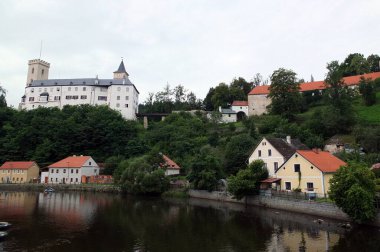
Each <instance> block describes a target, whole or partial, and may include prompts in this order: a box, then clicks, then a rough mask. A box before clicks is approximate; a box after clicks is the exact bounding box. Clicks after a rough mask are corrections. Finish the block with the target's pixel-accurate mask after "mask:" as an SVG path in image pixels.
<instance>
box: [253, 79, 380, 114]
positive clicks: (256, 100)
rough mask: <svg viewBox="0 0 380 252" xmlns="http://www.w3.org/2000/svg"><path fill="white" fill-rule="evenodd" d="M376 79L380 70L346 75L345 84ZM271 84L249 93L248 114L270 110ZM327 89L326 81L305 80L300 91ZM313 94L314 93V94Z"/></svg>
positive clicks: (353, 84)
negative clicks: (363, 79) (362, 78)
mask: <svg viewBox="0 0 380 252" xmlns="http://www.w3.org/2000/svg"><path fill="white" fill-rule="evenodd" d="M361 77H364V78H365V79H372V80H375V79H377V78H380V72H374V73H368V74H362V75H355V76H349V77H344V78H343V81H344V83H345V85H347V86H349V87H352V88H354V87H356V86H357V85H358V84H359V81H360V78H361ZM269 88H270V85H263V86H256V87H254V88H253V89H252V90H251V91H250V92H249V93H248V116H253V115H262V114H265V113H267V112H268V109H267V107H268V106H269V105H270V104H271V99H270V98H269V97H268V95H269ZM325 89H326V83H325V82H324V81H314V82H305V83H301V84H300V92H301V93H303V92H312V91H315V92H319V93H320V92H322V91H323V90H325ZM312 95H313V94H312Z"/></svg>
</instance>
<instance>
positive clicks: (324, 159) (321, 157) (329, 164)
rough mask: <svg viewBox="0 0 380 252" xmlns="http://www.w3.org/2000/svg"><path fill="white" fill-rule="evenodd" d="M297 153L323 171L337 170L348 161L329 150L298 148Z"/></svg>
mask: <svg viewBox="0 0 380 252" xmlns="http://www.w3.org/2000/svg"><path fill="white" fill-rule="evenodd" d="M297 153H298V154H300V155H301V156H302V157H304V158H305V159H306V160H307V161H309V162H310V163H312V164H313V165H314V166H315V167H316V168H318V169H319V170H321V171H322V172H336V171H337V170H338V169H339V167H341V166H344V165H346V163H345V162H344V161H342V160H340V159H339V158H337V157H335V156H334V155H332V154H330V152H327V151H316V150H297Z"/></svg>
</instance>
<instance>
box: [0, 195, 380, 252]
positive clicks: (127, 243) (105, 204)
mask: <svg viewBox="0 0 380 252" xmlns="http://www.w3.org/2000/svg"><path fill="white" fill-rule="evenodd" d="M314 219H315V217H310V216H307V215H299V214H292V213H288V212H281V211H276V210H272V209H265V208H255V207H251V208H245V207H244V206H241V205H237V204H222V203H220V202H213V201H205V200H197V199H190V200H186V201H185V200H161V199H158V198H139V197H130V196H125V197H124V196H117V195H107V194H93V193H53V194H50V195H47V194H42V193H37V194H36V193H20V192H15V193H4V192H2V193H0V220H3V221H10V222H12V223H14V227H13V228H12V229H11V231H10V236H9V238H8V239H7V240H5V241H3V242H0V251H1V249H3V250H4V251H25V250H27V251H68V250H70V251H158V252H160V251H181V252H186V251H228V252H230V251H380V244H379V243H380V241H379V240H380V239H379V238H380V236H379V233H380V232H379V231H378V229H374V228H361V229H356V230H353V231H351V232H346V231H345V230H343V229H341V228H339V227H338V223H337V222H336V221H332V220H325V222H324V223H322V224H321V225H320V224H318V223H314V222H313V220H314Z"/></svg>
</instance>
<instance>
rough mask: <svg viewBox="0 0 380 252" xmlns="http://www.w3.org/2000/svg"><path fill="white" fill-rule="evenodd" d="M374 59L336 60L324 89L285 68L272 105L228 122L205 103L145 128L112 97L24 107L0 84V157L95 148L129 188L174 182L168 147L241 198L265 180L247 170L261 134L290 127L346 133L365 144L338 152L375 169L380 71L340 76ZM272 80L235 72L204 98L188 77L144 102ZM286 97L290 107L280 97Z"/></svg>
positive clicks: (199, 182)
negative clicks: (111, 103)
mask: <svg viewBox="0 0 380 252" xmlns="http://www.w3.org/2000/svg"><path fill="white" fill-rule="evenodd" d="M372 58H374V59H375V60H376V59H379V56H377V55H371V56H369V57H368V58H367V59H366V58H364V57H363V55H361V54H352V55H349V56H348V57H347V58H346V60H345V61H344V62H343V63H341V64H339V63H338V62H337V61H333V62H331V63H329V64H328V66H327V69H328V74H327V78H326V80H325V81H326V82H327V83H328V84H329V88H327V89H326V91H325V92H323V93H321V94H319V93H318V94H316V95H312V94H309V93H303V94H300V93H299V92H298V89H299V83H300V82H303V80H300V79H298V78H297V75H296V74H295V73H294V72H293V71H291V70H287V69H283V68H280V69H278V70H276V71H274V73H273V75H272V76H271V80H270V81H271V83H272V85H273V88H271V94H270V96H271V97H272V99H273V102H274V105H273V106H272V107H270V114H268V115H263V116H257V117H250V118H247V119H245V120H243V121H241V122H237V123H229V124H220V123H219V122H218V116H217V113H215V116H212V117H211V118H210V119H208V118H207V117H206V116H205V115H204V114H203V113H201V112H198V113H195V115H192V114H190V113H185V112H180V113H173V114H170V115H169V116H168V117H167V118H166V119H165V121H156V122H150V124H149V128H148V129H147V130H145V129H144V128H143V127H142V123H141V122H140V121H125V120H124V119H123V118H122V117H121V115H120V114H119V113H118V112H116V111H113V110H111V109H109V108H108V107H106V106H95V107H93V106H89V105H81V106H66V107H64V108H63V109H62V110H59V109H57V108H38V109H34V110H31V111H24V110H21V111H19V110H15V109H13V108H10V107H7V106H6V101H5V90H3V89H0V98H1V99H0V101H1V102H0V129H1V131H0V162H4V161H7V160H35V161H36V162H38V163H39V164H40V166H42V167H44V166H46V165H48V164H51V163H53V162H55V161H57V160H60V159H62V158H64V157H66V156H68V155H81V154H85V155H91V156H92V157H93V158H94V159H95V160H96V161H97V162H104V163H105V174H112V175H114V178H115V182H116V183H119V184H121V185H122V187H123V188H124V189H125V190H126V191H129V192H133V193H148V194H160V193H162V192H164V191H166V190H167V189H168V187H169V182H170V181H169V179H168V178H167V177H165V176H164V169H165V167H163V166H162V164H163V160H162V159H161V156H160V155H159V153H163V154H166V155H168V156H169V157H170V158H171V159H173V160H175V161H176V162H177V163H179V164H180V165H181V167H182V169H181V173H182V175H184V176H186V177H187V179H188V180H189V181H190V182H191V184H192V186H193V187H194V188H196V189H205V190H214V189H215V188H216V187H217V186H218V181H219V180H220V179H222V178H229V179H228V180H229V181H230V183H231V185H234V186H232V187H231V188H230V190H231V191H232V192H233V193H235V194H236V196H238V197H242V196H244V195H247V194H250V193H251V192H252V190H255V189H257V183H256V182H257V181H256V180H255V182H254V183H253V184H247V183H246V182H247V178H248V179H249V178H251V177H252V176H254V175H252V174H250V172H251V170H250V169H253V168H252V167H251V168H247V160H248V157H249V155H250V153H251V151H252V149H253V148H254V146H255V145H256V144H257V143H258V141H259V140H260V138H261V137H263V136H274V137H285V136H286V135H291V136H292V137H294V138H299V139H300V140H301V141H302V142H304V143H305V144H306V145H308V146H309V147H310V148H313V147H323V145H324V142H325V140H327V139H328V138H330V137H331V136H333V135H335V134H341V135H345V136H346V137H347V138H349V139H350V140H351V142H352V144H353V146H354V147H355V146H362V147H363V148H364V149H363V150H364V153H360V151H359V148H356V149H355V148H354V149H355V150H354V151H352V152H350V153H342V154H340V158H342V159H343V160H345V161H349V162H351V161H354V162H356V163H358V164H359V165H360V166H363V167H365V168H366V169H367V170H368V168H369V167H370V165H372V164H373V163H377V162H380V155H379V154H378V153H379V152H380V121H379V118H378V114H379V113H380V80H379V79H378V80H364V79H363V80H361V83H360V88H359V91H360V92H361V93H362V95H360V94H359V93H358V92H353V91H352V90H350V89H348V88H347V87H345V86H344V85H343V83H342V82H341V79H342V77H343V76H349V75H356V74H362V73H365V72H370V71H374V70H376V71H379V69H377V68H376V65H374V64H372V63H369V62H372V61H373V60H372ZM266 82H267V81H263V80H262V78H261V76H260V75H259V74H257V75H256V76H255V78H254V80H253V81H252V82H247V81H246V80H244V79H243V78H237V79H234V80H233V81H232V82H231V83H230V84H229V85H227V84H224V83H221V84H219V85H218V86H217V87H215V88H211V89H210V91H209V93H208V94H207V96H206V98H205V100H204V101H203V102H202V101H201V100H199V99H197V98H196V97H195V95H194V94H193V93H192V92H188V91H187V90H186V89H185V88H184V87H183V86H181V85H179V86H177V87H175V88H174V89H171V88H170V86H166V87H165V88H164V90H163V91H162V92H159V93H157V94H156V95H154V94H150V95H149V98H148V100H147V101H146V102H145V103H144V104H142V105H141V111H145V112H166V113H170V112H171V111H172V110H177V109H178V110H179V109H199V108H207V109H217V108H218V106H226V105H227V104H230V103H231V101H233V100H235V99H244V100H245V99H246V96H247V94H248V92H249V91H250V90H251V89H252V87H253V86H254V85H257V84H262V83H266ZM284 83H286V85H289V88H288V89H286V90H288V91H287V92H285V93H284V95H283V96H278V95H276V91H277V90H281V89H277V88H275V87H276V85H278V86H280V85H285V84H284ZM297 87H298V88H297ZM281 92H284V91H283V90H282V91H281ZM276 99H277V100H276ZM281 99H283V100H281ZM281 103H283V104H287V106H283V107H281V106H276V104H281ZM284 108H285V109H287V110H283V109H284ZM259 177H261V176H259ZM377 177H378V178H379V175H377ZM242 181H243V182H242ZM244 181H245V182H244ZM376 181H377V182H379V179H378V180H376ZM239 185H241V186H240V187H239ZM379 187H380V183H379V184H378V185H377V188H378V189H379ZM371 188H372V187H371ZM353 190H354V189H353ZM371 190H372V189H371ZM336 195H337V197H340V196H339V195H341V194H336ZM358 195H359V194H358ZM369 195H370V197H372V195H374V194H373V193H372V192H370V193H369ZM334 199H335V200H336V202H338V201H339V200H338V199H337V198H334ZM371 199H372V198H371ZM368 216H369V215H368ZM369 217H370V216H369Z"/></svg>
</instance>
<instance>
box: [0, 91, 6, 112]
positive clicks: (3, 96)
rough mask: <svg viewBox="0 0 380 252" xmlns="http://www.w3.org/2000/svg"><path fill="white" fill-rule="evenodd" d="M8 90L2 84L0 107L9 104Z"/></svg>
mask: <svg viewBox="0 0 380 252" xmlns="http://www.w3.org/2000/svg"><path fill="white" fill-rule="evenodd" d="M6 93H7V92H6V90H5V89H4V88H3V87H1V86H0V108H4V107H6V106H7V101H6V100H5V95H6Z"/></svg>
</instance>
